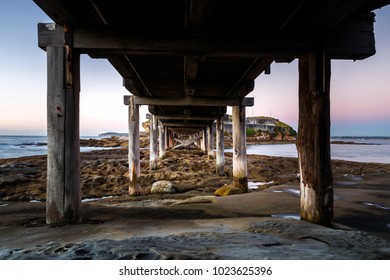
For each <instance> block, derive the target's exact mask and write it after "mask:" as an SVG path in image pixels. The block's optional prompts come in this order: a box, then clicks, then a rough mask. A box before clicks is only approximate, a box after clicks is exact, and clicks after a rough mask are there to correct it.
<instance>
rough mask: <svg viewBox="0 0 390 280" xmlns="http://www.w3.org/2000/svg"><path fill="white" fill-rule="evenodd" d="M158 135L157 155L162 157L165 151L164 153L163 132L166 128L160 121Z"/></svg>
mask: <svg viewBox="0 0 390 280" xmlns="http://www.w3.org/2000/svg"><path fill="white" fill-rule="evenodd" d="M158 132H159V135H158V138H159V142H158V145H159V149H158V157H159V158H164V157H165V153H166V145H165V138H166V137H165V135H166V134H165V132H166V129H165V127H164V126H163V125H162V123H161V122H160V124H159V130H158Z"/></svg>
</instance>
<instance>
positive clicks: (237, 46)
mask: <svg viewBox="0 0 390 280" xmlns="http://www.w3.org/2000/svg"><path fill="white" fill-rule="evenodd" d="M366 24H367V25H373V22H368V21H367V22H366ZM337 31H338V30H337V29H335V30H331V31H328V32H324V33H317V34H316V36H315V38H313V36H312V34H305V33H302V32H299V31H294V32H280V33H275V32H274V33H269V34H264V35H263V36H237V35H236V36H233V37H232V34H231V33H220V34H217V35H216V34H208V33H207V32H191V31H188V32H184V33H180V34H167V35H166V36H164V34H159V33H158V34H142V35H139V34H134V33H129V32H127V30H126V29H124V30H118V29H110V28H109V27H108V28H99V29H92V28H77V29H75V31H74V42H75V47H76V48H79V49H80V51H81V52H83V53H88V54H96V55H101V56H105V55H110V54H120V55H150V54H155V55H156V54H157V55H183V56H184V55H206V56H223V57H278V56H291V57H299V56H300V55H302V54H304V53H307V52H310V51H314V50H315V49H316V48H317V45H318V40H319V39H320V40H321V38H326V39H327V40H326V41H325V49H326V48H327V46H328V45H329V46H332V48H331V49H332V53H330V55H331V57H333V56H336V57H340V58H344V59H355V58H358V59H364V58H366V57H368V56H371V55H372V53H373V49H375V46H371V47H370V44H371V42H372V34H371V32H360V30H359V29H357V30H353V31H352V32H350V34H349V35H348V33H349V31H345V33H344V34H345V36H346V38H347V39H346V40H342V41H339V39H338V37H336V38H334V37H333V34H334V33H333V32H337ZM365 41H367V43H365Z"/></svg>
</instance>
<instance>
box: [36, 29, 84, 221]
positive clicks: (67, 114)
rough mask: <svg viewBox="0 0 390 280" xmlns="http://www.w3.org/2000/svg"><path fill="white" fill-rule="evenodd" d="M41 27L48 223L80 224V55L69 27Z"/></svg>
mask: <svg viewBox="0 0 390 280" xmlns="http://www.w3.org/2000/svg"><path fill="white" fill-rule="evenodd" d="M38 30H39V42H40V46H41V47H42V46H43V47H45V48H46V52H47V138H48V139H47V141H48V143H47V148H48V152H47V189H46V222H47V223H48V224H69V223H78V222H80V221H81V217H80V210H81V183H80V133H79V92H80V55H79V54H78V53H75V52H74V51H73V49H72V41H71V37H72V35H71V30H70V29H69V28H67V29H66V31H65V29H64V28H63V27H62V26H58V25H54V24H51V25H43V24H40V25H39V26H38ZM43 33H44V35H43V36H41V35H42V34H43ZM49 38H54V39H53V40H48V44H47V45H46V42H45V39H49ZM59 38H61V39H59Z"/></svg>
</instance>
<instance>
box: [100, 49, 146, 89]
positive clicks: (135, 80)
mask: <svg viewBox="0 0 390 280" xmlns="http://www.w3.org/2000/svg"><path fill="white" fill-rule="evenodd" d="M107 59H108V61H109V62H110V63H111V64H112V66H114V68H115V69H116V70H117V71H118V73H119V74H120V75H121V76H122V77H123V86H124V87H125V88H126V89H127V90H128V91H129V92H131V93H132V94H133V95H144V96H151V95H152V94H151V93H150V90H149V89H148V87H147V86H146V84H145V83H144V81H143V80H142V78H141V76H140V75H139V74H138V72H137V70H136V69H135V67H134V65H133V63H132V62H131V60H130V59H129V57H128V56H126V55H124V56H117V55H108V56H107Z"/></svg>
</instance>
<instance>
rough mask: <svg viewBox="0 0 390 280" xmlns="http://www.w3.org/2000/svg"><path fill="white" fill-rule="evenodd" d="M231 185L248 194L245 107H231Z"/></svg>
mask: <svg viewBox="0 0 390 280" xmlns="http://www.w3.org/2000/svg"><path fill="white" fill-rule="evenodd" d="M232 113H233V116H232V118H233V184H234V186H235V187H238V188H241V189H242V190H243V192H248V170H247V156H246V125H245V106H233V110H232Z"/></svg>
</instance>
